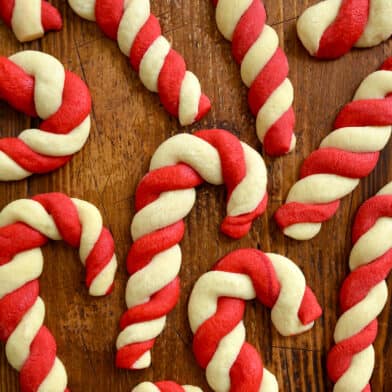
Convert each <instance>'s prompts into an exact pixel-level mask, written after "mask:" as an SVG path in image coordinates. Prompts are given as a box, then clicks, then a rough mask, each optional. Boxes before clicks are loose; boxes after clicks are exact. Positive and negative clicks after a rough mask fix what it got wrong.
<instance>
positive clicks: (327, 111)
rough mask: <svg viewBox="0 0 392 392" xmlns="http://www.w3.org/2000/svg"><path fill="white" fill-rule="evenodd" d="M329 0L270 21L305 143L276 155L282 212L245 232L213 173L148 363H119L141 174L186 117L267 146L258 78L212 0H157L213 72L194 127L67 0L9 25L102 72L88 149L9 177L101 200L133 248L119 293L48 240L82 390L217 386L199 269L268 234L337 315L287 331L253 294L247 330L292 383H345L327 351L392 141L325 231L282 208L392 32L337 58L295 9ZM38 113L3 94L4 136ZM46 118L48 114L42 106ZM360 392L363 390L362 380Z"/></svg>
mask: <svg viewBox="0 0 392 392" xmlns="http://www.w3.org/2000/svg"><path fill="white" fill-rule="evenodd" d="M314 2H315V1H305V0H266V1H265V5H266V8H267V12H268V22H269V24H271V25H272V26H273V27H274V28H275V29H276V30H277V31H278V33H279V36H280V38H281V46H282V47H283V49H284V50H285V52H286V53H287V55H288V57H289V62H290V69H291V71H290V77H291V80H292V82H293V85H294V88H295V93H296V95H295V112H296V115H297V126H296V129H297V138H298V143H297V148H296V151H295V153H292V154H291V155H289V156H286V157H284V158H280V159H275V160H272V159H269V158H266V163H267V166H268V169H269V184H268V189H269V193H270V202H269V205H268V214H265V215H264V216H263V217H262V218H261V219H258V220H257V221H256V222H255V224H254V226H253V228H252V231H251V232H250V234H249V235H248V236H246V237H245V238H244V239H242V240H241V241H232V240H229V239H228V238H226V237H225V236H223V235H221V234H220V233H219V232H218V229H219V223H220V221H221V219H222V218H223V215H224V211H225V207H224V200H225V195H224V190H223V189H222V188H216V187H213V186H202V187H201V188H200V189H199V191H198V200H197V203H196V206H195V207H194V209H193V210H192V212H191V214H190V216H189V217H188V219H187V220H186V223H187V225H186V227H187V230H186V235H185V238H184V240H183V242H182V249H183V255H184V257H183V266H182V270H181V279H182V294H181V300H180V302H179V304H178V305H177V307H176V308H175V310H174V311H173V312H172V313H171V314H170V316H169V317H168V322H167V326H166V328H165V330H164V333H163V334H162V335H161V336H160V337H159V339H158V340H157V344H156V346H155V348H154V351H153V365H152V367H151V368H150V369H148V370H145V371H137V372H127V371H123V370H117V369H115V367H114V355H115V349H114V343H115V339H116V336H117V333H118V321H119V318H120V316H121V314H122V312H123V311H124V309H125V303H124V288H125V282H126V280H127V274H126V271H125V263H124V260H125V256H126V253H127V250H128V248H129V245H130V235H129V227H130V223H131V219H132V216H133V214H134V209H133V202H134V192H135V188H136V185H137V183H138V181H139V180H140V178H141V177H142V176H143V174H144V173H146V171H147V168H148V165H149V160H150V157H151V155H152V153H153V152H154V151H155V149H156V148H157V147H158V145H159V144H160V143H161V142H163V141H164V140H165V139H167V138H168V137H169V136H171V135H174V134H175V133H177V132H180V131H191V130H192V129H202V128H214V127H223V128H226V129H229V130H231V131H233V132H234V133H235V134H236V135H238V136H239V137H240V138H241V139H242V140H244V141H246V142H247V143H249V144H250V145H251V146H253V147H256V148H257V149H260V144H259V142H258V140H257V138H256V135H255V129H254V118H253V117H252V116H251V114H250V112H249V110H248V107H247V103H246V94H247V90H246V87H245V86H244V85H243V84H242V83H241V80H240V76H239V72H238V67H237V66H236V65H235V64H234V62H233V60H232V57H231V52H230V44H229V43H228V42H226V41H225V40H224V39H223V38H222V36H221V35H220V34H219V32H218V31H217V29H216V26H215V23H214V21H215V20H214V11H213V7H212V6H211V4H210V1H209V0H175V1H170V0H162V1H157V0H156V1H155V0H153V1H152V9H153V11H154V13H155V14H156V15H157V16H158V17H159V19H160V21H161V23H162V26H163V31H164V34H165V35H166V37H168V39H169V40H171V41H172V42H173V44H174V47H175V48H176V49H177V50H178V51H179V52H181V53H182V54H183V55H184V57H185V59H186V61H187V63H188V66H189V69H190V70H192V71H194V72H195V73H196V74H197V75H198V77H199V78H200V81H201V84H202V86H203V89H204V91H205V93H207V95H208V96H209V97H210V98H211V100H212V102H213V108H212V111H211V113H210V114H209V115H208V116H207V117H206V118H204V119H203V120H202V121H201V122H200V123H198V124H196V125H195V126H194V127H192V128H186V129H182V130H181V128H180V126H179V124H178V123H177V121H176V120H175V119H173V118H172V117H170V116H169V115H168V114H167V113H166V112H165V110H164V109H163V108H162V105H160V103H159V100H158V97H157V95H155V94H152V93H150V92H148V91H147V90H146V89H145V88H144V87H143V86H142V84H141V82H140V81H139V79H138V77H137V75H136V73H135V72H134V71H133V70H131V68H130V66H129V64H128V61H127V59H126V58H125V57H124V56H123V55H122V54H121V53H120V51H119V50H118V48H117V45H116V43H115V42H112V41H110V40H109V39H107V38H105V37H104V36H103V34H102V33H101V32H100V31H99V29H98V28H97V26H96V25H95V24H94V23H89V22H87V21H84V20H82V19H80V18H79V17H77V16H76V15H75V14H73V12H72V11H71V9H70V8H69V6H68V5H67V3H66V1H58V0H56V1H53V4H55V5H56V6H58V7H59V9H60V11H61V13H62V15H63V16H64V28H63V30H62V31H61V32H59V33H52V34H49V35H47V36H46V37H45V38H44V39H42V40H41V41H39V42H34V43H31V44H25V45H21V44H19V43H18V42H17V41H16V39H15V38H14V37H13V35H12V33H11V32H10V31H9V30H8V29H7V28H6V27H5V26H4V25H0V55H5V56H8V55H11V54H12V53H14V52H16V51H19V50H22V49H39V50H43V51H45V52H47V53H50V54H52V55H54V56H56V57H57V58H59V59H60V61H62V62H63V63H64V64H65V66H66V68H68V69H70V70H72V71H74V72H76V73H77V74H78V75H80V76H81V77H82V78H83V79H84V80H85V81H86V83H87V84H88V86H89V87H90V90H91V94H92V98H93V116H92V119H93V121H92V132H91V136H90V138H89V140H88V142H87V144H86V146H85V147H84V149H83V150H82V151H81V152H80V153H79V154H77V155H76V156H75V157H74V158H73V160H72V161H71V162H70V163H69V164H67V165H66V166H65V167H64V168H62V169H60V170H58V171H56V172H54V173H51V174H48V175H43V176H33V177H32V178H30V179H29V180H26V181H20V182H17V183H7V184H1V185H0V207H1V208H2V207H4V206H5V205H6V204H8V203H9V202H11V201H13V200H15V199H18V198H23V197H29V196H33V195H35V194H38V193H42V192H52V191H62V192H65V193H67V194H69V195H71V196H74V197H79V198H82V199H85V200H88V201H90V202H92V203H94V204H95V205H96V206H97V207H98V208H99V209H100V210H101V212H102V214H103V217H104V222H105V224H106V225H108V227H109V228H110V230H111V231H112V233H113V235H114V238H115V241H116V246H117V255H118V260H119V272H118V275H117V280H116V286H115V290H114V292H113V294H112V295H111V296H110V297H108V298H100V299H92V298H89V297H88V295H87V290H86V288H85V287H84V285H83V279H84V271H83V269H82V266H81V263H80V262H79V260H78V257H77V251H75V250H72V249H70V248H68V247H66V246H65V245H64V244H62V243H51V244H50V245H48V246H46V247H45V249H44V254H45V259H46V263H45V269H44V273H43V276H42V278H41V293H42V297H43V299H44V300H45V302H46V305H47V316H46V325H47V326H49V328H50V329H51V331H52V332H53V334H54V336H55V337H56V339H57V342H58V355H59V357H60V358H61V359H62V360H63V362H64V364H65V366H66V368H67V371H68V375H69V386H70V388H71V390H72V391H73V392H78V391H83V392H88V391H96V392H99V391H102V392H107V391H119V392H122V391H130V389H131V387H132V386H134V385H136V384H137V383H138V382H140V381H144V380H160V379H174V380H178V381H179V382H182V383H189V384H195V385H199V386H201V387H202V388H203V389H204V390H205V391H208V390H209V389H208V387H207V384H206V381H205V378H204V372H203V371H202V370H201V369H200V368H199V367H198V366H197V364H196V362H195V359H194V358H193V355H192V352H191V341H192V340H191V339H192V335H191V332H190V329H189V326H188V322H187V312H186V309H187V300H188V297H189V294H190V291H191V288H192V285H193V283H194V282H195V280H196V279H197V278H198V277H199V276H200V275H201V274H202V273H204V272H206V271H208V270H209V268H210V267H211V265H212V264H213V263H214V262H215V261H216V260H217V259H218V258H219V257H221V256H223V255H225V254H226V253H227V252H229V251H231V250H234V249H237V248H240V247H257V248H259V249H262V250H264V251H273V252H278V253H282V254H284V255H286V256H287V257H290V258H292V259H293V260H294V261H295V262H296V263H297V264H298V265H299V266H300V267H301V268H302V269H303V271H304V274H305V275H306V278H307V281H308V284H309V285H310V286H311V287H312V288H313V289H314V291H315V292H316V294H317V297H318V299H319V301H320V303H321V304H322V306H323V308H324V312H325V313H324V316H323V318H322V319H321V321H318V322H317V323H316V326H315V328H314V329H312V331H311V332H308V333H306V334H304V335H300V336H298V337H292V338H283V337H281V336H279V335H278V333H277V332H276V330H275V329H274V328H273V326H272V324H271V321H270V315H269V311H268V310H266V309H265V308H264V307H262V306H261V305H259V304H258V303H253V302H252V303H250V304H249V305H248V307H247V312H246V320H245V323H246V326H247V337H248V340H249V342H251V343H252V344H254V345H255V346H256V348H257V349H258V350H259V351H260V353H261V354H262V357H263V359H264V361H265V365H266V367H267V368H268V369H270V370H271V371H272V372H273V373H275V374H276V376H277V378H278V381H279V385H280V390H281V391H327V390H330V389H331V384H330V383H329V382H328V381H327V377H326V372H325V357H326V352H327V350H328V348H329V347H330V345H331V341H332V333H333V328H334V325H335V321H336V317H337V315H338V310H337V306H336V302H337V293H338V287H339V286H340V283H341V282H342V280H343V278H344V276H345V275H346V273H347V270H348V267H347V255H348V253H349V251H350V233H351V223H352V220H353V216H354V213H355V211H356V210H357V208H358V206H359V205H360V203H362V202H363V201H364V200H365V199H366V198H368V197H369V196H371V195H373V194H374V193H375V192H376V191H377V190H378V189H379V188H380V187H381V186H382V185H384V184H385V183H387V182H388V181H390V180H392V168H391V164H392V156H391V154H390V148H391V145H390V144H389V145H388V146H387V147H386V148H385V150H384V152H383V153H382V154H381V159H380V162H379V164H378V166H377V169H376V170H375V171H374V172H373V173H372V174H371V175H370V176H369V177H368V178H367V179H365V180H363V181H361V184H360V186H359V187H358V188H357V189H356V190H355V192H354V193H353V194H352V195H351V196H349V197H346V198H345V199H344V201H343V203H342V205H341V208H340V210H339V212H338V214H337V215H336V216H335V218H334V219H332V220H331V221H330V222H328V223H327V224H324V225H323V229H322V232H321V234H320V235H319V236H318V237H316V238H315V239H313V240H312V241H309V242H305V243H300V242H295V241H293V240H289V239H287V238H284V237H283V235H282V234H281V232H280V231H279V230H278V229H277V227H276V225H275V223H274V221H273V219H272V218H271V217H272V214H273V212H274V211H275V210H276V209H277V207H278V206H279V205H281V203H282V201H283V200H284V198H285V196H286V194H287V191H288V189H289V187H290V185H291V184H293V182H294V181H295V179H296V178H297V173H298V169H299V166H300V164H301V162H302V161H303V159H304V157H305V156H307V155H308V154H309V153H310V152H311V151H312V150H313V149H315V148H316V147H317V146H318V145H319V142H320V140H321V139H322V138H323V137H324V136H325V135H327V134H328V133H329V132H330V131H331V127H332V123H333V120H334V118H335V116H336V114H337V112H338V110H339V109H340V108H341V107H342V105H343V104H345V103H346V102H348V101H350V100H351V98H352V96H353V93H354V91H355V89H356V87H357V86H358V85H359V83H360V82H361V80H362V79H363V78H364V77H365V76H366V75H368V74H369V73H370V72H372V71H374V70H376V69H377V68H378V67H379V65H380V64H381V62H382V61H383V60H384V59H385V58H386V57H387V56H388V55H390V54H392V50H391V48H392V47H391V41H390V42H388V43H385V44H383V45H381V46H378V47H376V48H373V49H369V50H355V51H353V52H351V53H350V54H348V55H346V56H345V57H344V58H342V59H340V60H338V61H334V62H319V61H315V60H313V59H311V58H310V57H309V56H308V55H307V53H306V52H305V50H304V48H303V47H302V46H301V44H300V42H299V41H298V39H297V37H296V33H295V22H296V18H297V17H298V15H299V14H300V13H301V12H302V11H303V10H304V9H305V8H306V7H307V6H309V5H310V4H311V3H314ZM31 123H32V121H31V119H29V118H27V117H25V116H23V115H21V114H19V113H16V112H15V111H14V110H12V109H10V108H9V107H8V106H6V105H5V104H3V103H0V129H1V130H2V134H1V135H2V136H9V135H14V136H15V135H17V134H18V133H19V132H20V131H21V130H22V129H24V128H28V127H30V126H31ZM33 124H36V120H33ZM389 307H390V303H388V304H387V306H386V309H385V311H384V312H383V314H382V315H381V317H380V328H379V335H378V338H377V343H376V352H377V359H376V369H375V372H374V376H373V380H372V385H373V387H374V391H378V392H379V391H391V390H392V372H391V371H390V363H391V361H392V346H391V340H388V339H387V336H388V335H389V334H390V332H391V330H390V329H389V328H392V322H390V323H389V327H388V320H389V315H390V313H389ZM18 390H19V386H18V374H17V373H16V372H15V371H14V370H12V369H11V367H10V366H9V364H8V363H7V361H6V357H5V354H4V345H1V350H0V391H1V392H14V391H18ZM353 392H354V391H353Z"/></svg>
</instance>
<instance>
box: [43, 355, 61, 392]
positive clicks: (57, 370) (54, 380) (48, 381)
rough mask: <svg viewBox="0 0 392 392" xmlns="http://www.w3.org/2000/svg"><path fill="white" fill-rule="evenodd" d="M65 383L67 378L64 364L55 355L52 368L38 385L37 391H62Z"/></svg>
mask: <svg viewBox="0 0 392 392" xmlns="http://www.w3.org/2000/svg"><path fill="white" fill-rule="evenodd" d="M67 383H68V378H67V373H66V372H65V369H64V365H63V364H62V362H61V361H60V360H59V359H58V358H57V357H56V359H55V360H54V364H53V367H52V369H51V370H50V372H49V374H48V375H47V376H46V378H45V379H44V381H43V382H42V384H41V385H40V386H39V388H38V391H37V392H64V390H65V388H66V387H67Z"/></svg>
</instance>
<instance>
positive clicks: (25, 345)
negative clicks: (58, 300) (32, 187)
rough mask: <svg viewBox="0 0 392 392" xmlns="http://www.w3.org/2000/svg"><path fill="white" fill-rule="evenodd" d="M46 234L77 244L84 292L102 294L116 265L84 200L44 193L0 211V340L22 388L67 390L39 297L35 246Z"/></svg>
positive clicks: (95, 212)
mask: <svg viewBox="0 0 392 392" xmlns="http://www.w3.org/2000/svg"><path fill="white" fill-rule="evenodd" d="M49 239H52V240H60V239H63V240H64V241H65V242H67V243H68V244H69V245H71V246H72V247H76V248H79V254H80V259H81V261H82V263H83V265H84V266H85V267H86V286H87V287H88V289H89V293H90V295H93V296H102V295H106V294H108V293H109V292H110V291H111V290H112V286H113V280H114V275H115V272H116V268H117V260H116V256H115V254H114V241H113V238H112V236H111V234H110V233H109V231H108V230H107V229H106V228H105V227H103V225H102V217H101V215H100V213H99V211H98V210H97V208H96V207H94V206H93V205H92V204H90V203H87V202H85V201H83V200H79V199H71V198H69V197H68V196H66V195H64V194H62V193H48V194H42V195H38V196H35V197H34V198H33V199H21V200H17V201H14V202H12V203H10V204H8V205H7V206H6V207H5V208H4V209H3V210H2V211H1V212H0V281H1V282H2V284H1V285H0V339H1V340H2V341H3V342H5V343H6V345H5V350H6V355H7V359H8V361H9V363H10V364H11V366H12V367H13V368H15V369H16V370H17V371H19V372H20V384H21V390H23V391H40V392H53V391H56V392H63V391H68V390H67V389H66V386H67V374H66V372H65V369H64V366H63V364H62V362H61V361H60V360H59V359H58V358H57V356H56V352H57V348H56V342H55V340H54V337H53V335H52V334H51V333H50V331H49V330H48V329H47V328H46V327H45V326H44V325H43V322H44V318H45V305H44V303H43V301H42V299H41V298H40V297H39V281H38V279H39V277H40V275H41V273H42V269H43V257H42V252H41V249H40V248H41V247H42V246H43V245H45V244H46V243H47V241H48V240H49Z"/></svg>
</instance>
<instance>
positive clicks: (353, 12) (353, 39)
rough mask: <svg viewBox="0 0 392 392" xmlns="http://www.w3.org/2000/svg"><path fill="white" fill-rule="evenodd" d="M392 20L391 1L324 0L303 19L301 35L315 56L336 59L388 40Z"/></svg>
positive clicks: (299, 34)
mask: <svg viewBox="0 0 392 392" xmlns="http://www.w3.org/2000/svg"><path fill="white" fill-rule="evenodd" d="M391 18H392V1H391V0H372V1H370V0H324V1H321V2H319V3H317V4H315V5H313V6H311V7H309V8H308V9H307V10H305V12H304V13H303V14H302V15H301V16H300V17H299V19H298V23H297V32H298V36H299V38H300V40H301V41H302V43H303V45H304V46H305V48H306V49H307V50H308V52H309V53H310V54H311V55H312V56H315V57H318V58H323V59H335V58H338V57H340V56H343V55H344V54H346V53H347V52H348V51H349V50H351V48H352V47H354V46H355V47H358V48H367V47H370V46H376V45H378V44H380V43H381V42H382V41H385V40H387V39H388V38H389V37H390V36H391V34H392V24H391Z"/></svg>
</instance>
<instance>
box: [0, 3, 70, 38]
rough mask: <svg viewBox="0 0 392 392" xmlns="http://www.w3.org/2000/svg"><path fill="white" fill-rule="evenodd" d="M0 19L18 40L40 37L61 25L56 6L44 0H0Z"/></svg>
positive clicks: (59, 27)
mask: <svg viewBox="0 0 392 392" xmlns="http://www.w3.org/2000/svg"><path fill="white" fill-rule="evenodd" d="M0 19H2V20H3V21H4V23H5V24H6V25H7V26H8V27H10V28H11V29H12V31H13V32H14V34H15V35H16V38H17V39H18V40H19V41H20V42H27V41H32V40H35V39H37V38H41V37H42V36H43V35H44V34H45V32H47V31H52V30H56V31H57V30H60V29H61V28H62V25H63V22H62V20H61V16H60V13H59V12H58V10H57V8H55V7H53V6H52V5H50V4H49V3H48V2H47V1H44V0H0Z"/></svg>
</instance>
